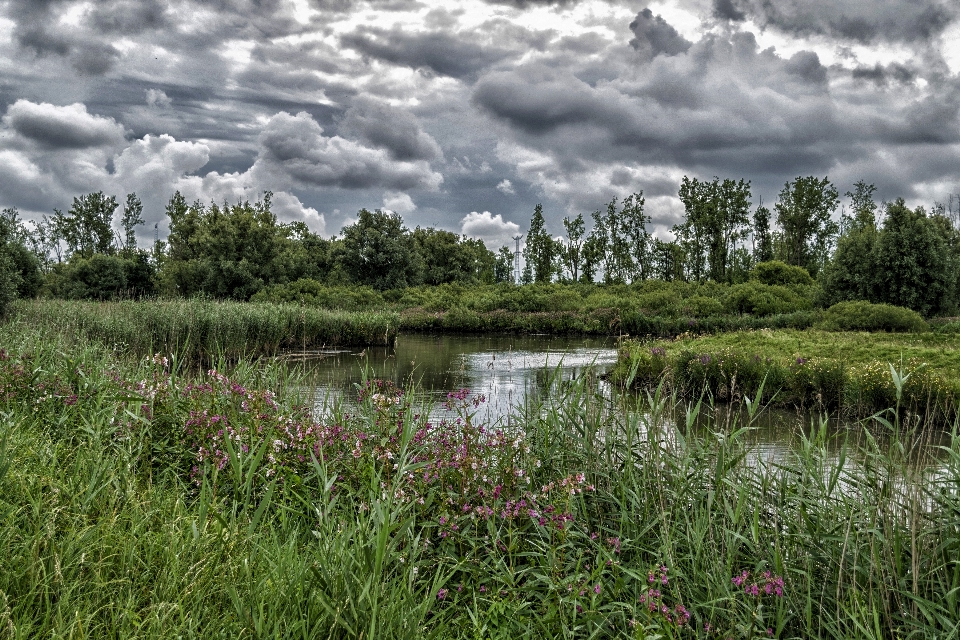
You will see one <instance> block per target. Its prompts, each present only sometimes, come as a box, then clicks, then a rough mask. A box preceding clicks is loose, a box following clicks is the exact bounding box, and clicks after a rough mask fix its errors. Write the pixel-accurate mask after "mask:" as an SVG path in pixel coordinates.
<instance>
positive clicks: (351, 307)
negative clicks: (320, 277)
mask: <svg viewBox="0 0 960 640" xmlns="http://www.w3.org/2000/svg"><path fill="white" fill-rule="evenodd" d="M250 301H251V302H273V303H275V304H280V303H285V302H296V303H300V304H305V305H308V306H311V307H319V308H322V309H343V310H344V311H360V310H363V309H371V308H375V307H382V306H383V304H384V299H383V296H381V295H380V294H379V293H377V292H376V291H374V290H373V289H371V288H370V287H366V286H355V287H328V286H326V285H324V284H323V283H321V282H318V281H316V280H311V279H309V278H301V279H300V280H297V281H296V282H291V283H289V284H278V285H274V286H272V287H266V288H264V289H262V290H261V291H258V292H257V293H256V294H254V296H253V297H252V298H251V299H250Z"/></svg>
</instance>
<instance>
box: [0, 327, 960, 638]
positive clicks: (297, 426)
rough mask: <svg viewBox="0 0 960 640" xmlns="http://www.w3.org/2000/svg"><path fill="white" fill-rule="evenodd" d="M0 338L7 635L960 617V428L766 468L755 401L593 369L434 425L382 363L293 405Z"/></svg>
mask: <svg viewBox="0 0 960 640" xmlns="http://www.w3.org/2000/svg"><path fill="white" fill-rule="evenodd" d="M0 342H2V344H3V345H4V349H5V351H4V352H3V353H2V354H0V418H2V419H0V634H3V635H5V636H6V637H11V638H32V637H58V638H59V637H75V638H83V637H137V638H153V637H163V638H169V637H197V638H199V637H204V638H207V637H241V636H245V637H255V638H259V637H310V638H314V637H321V638H325V637H331V638H340V637H352V638H361V637H362V638H373V637H442V638H451V637H452V638H475V637H484V638H487V637H520V636H528V635H533V634H538V635H540V636H543V637H550V638H553V637H557V638H561V637H623V638H653V637H662V638H707V637H709V638H727V637H729V638H751V639H753V638H761V637H764V638H766V637H778V638H812V637H816V638H851V637H864V638H901V637H902V638H907V637H917V638H927V637H949V636H951V634H954V635H955V634H956V633H957V632H958V629H960V627H958V622H957V621H958V620H960V602H958V595H957V594H958V593H960V568H958V565H957V563H956V558H957V557H958V555H960V548H958V547H960V515H958V514H960V492H958V491H957V487H958V486H960V437H958V433H957V427H956V425H954V428H953V430H952V432H951V433H950V434H949V442H948V444H947V445H946V446H945V447H943V448H941V449H933V448H930V447H924V446H922V445H923V444H924V441H923V438H924V437H926V436H925V434H928V433H929V430H925V429H924V427H923V425H912V423H903V422H901V421H900V420H899V418H898V416H899V415H900V412H899V411H898V406H897V404H894V406H893V407H891V408H890V410H888V411H884V412H882V413H879V414H877V415H876V416H875V417H874V418H872V419H871V420H870V421H868V422H863V423H856V424H852V425H850V428H849V429H848V430H847V431H845V432H843V433H845V434H848V435H851V436H855V438H850V439H849V440H848V439H846V436H832V435H831V432H830V431H829V430H828V428H827V426H826V421H824V420H821V421H815V423H814V424H813V425H803V424H798V425H797V430H798V437H799V438H800V445H799V446H798V447H797V448H796V449H794V450H793V451H792V452H791V453H790V454H788V455H787V456H786V457H784V458H780V459H777V460H768V459H766V458H764V457H763V456H761V455H759V453H758V452H757V451H755V450H753V449H751V447H750V446H749V444H748V443H749V433H750V431H751V430H752V429H753V425H754V423H755V421H756V420H757V419H758V418H759V416H760V415H761V413H762V409H761V403H760V402H758V398H752V397H744V398H743V406H744V410H743V412H715V408H714V407H712V406H710V404H709V403H708V402H692V403H690V402H686V401H684V400H682V399H681V398H680V397H678V396H677V395H675V394H670V393H667V392H666V390H665V388H664V386H662V385H661V386H659V387H657V388H654V389H651V390H650V391H649V392H648V393H643V394H638V395H630V394H627V395H618V396H614V397H610V396H607V395H604V394H602V393H600V390H599V388H598V387H597V386H596V384H595V378H591V377H584V378H581V379H580V380H578V381H575V382H573V383H570V382H566V383H564V384H562V385H560V384H559V383H557V385H558V386H557V388H556V394H554V395H553V396H552V397H553V400H551V401H550V402H549V403H539V404H530V405H527V406H524V407H518V409H517V412H516V414H515V415H514V416H512V418H511V424H510V425H509V426H507V425H504V424H485V423H482V422H479V421H477V420H476V416H477V415H479V414H478V408H479V406H480V404H481V403H482V400H481V399H480V398H477V397H475V396H473V395H471V394H470V393H469V392H467V391H466V390H464V391H462V392H459V393H455V394H451V395H450V396H449V397H448V399H447V405H448V407H449V410H450V411H452V412H453V415H455V416H456V417H455V418H453V417H451V418H448V419H447V420H438V419H431V418H429V417H427V416H429V415H430V414H431V407H428V406H421V405H419V404H418V402H417V401H416V400H415V399H414V396H413V394H411V393H409V391H410V390H402V389H397V388H395V387H393V386H392V385H390V384H389V383H383V382H379V381H376V380H368V381H367V382H366V383H365V384H364V385H362V386H361V388H360V389H358V395H357V397H356V398H354V399H351V401H350V402H346V401H335V402H333V403H332V404H330V405H328V406H326V407H314V405H313V399H312V398H311V397H310V395H309V392H308V390H307V389H306V388H305V387H304V386H303V385H302V384H300V381H299V380H297V378H296V377H295V376H294V375H292V374H290V373H289V371H287V370H284V369H281V368H279V367H278V366H276V365H269V366H267V365H266V364H265V363H263V362H261V363H259V364H253V363H251V362H248V361H246V360H241V361H240V362H238V363H236V364H233V365H230V364H227V363H225V362H221V363H219V365H218V367H217V368H216V369H215V370H213V371H210V372H207V373H203V374H201V373H198V372H196V371H195V370H192V369H189V368H187V367H185V365H184V363H182V362H177V361H175V360H171V359H165V358H164V357H162V356H151V357H144V358H130V357H128V356H124V355H121V354H118V353H117V352H115V351H113V350H110V349H108V348H105V347H103V346H102V345H100V344H97V343H89V344H86V345H83V346H81V343H79V342H77V341H76V340H75V339H73V338H72V337H71V336H69V335H64V334H54V333H49V332H48V331H46V330H45V329H44V328H42V327H38V326H37V325H36V324H33V323H31V324H25V323H24V322H17V321H14V322H12V323H7V324H6V325H4V326H0ZM897 375H899V374H897ZM893 380H894V382H895V383H896V382H897V381H898V380H899V382H900V384H899V387H898V388H900V389H902V386H903V380H902V376H899V377H897V376H894V378H893ZM895 386H896V385H895ZM896 401H897V402H901V401H902V393H901V394H900V395H898V396H897V398H896ZM676 416H680V417H679V418H677V417H676ZM811 427H812V429H811ZM838 439H839V440H838Z"/></svg>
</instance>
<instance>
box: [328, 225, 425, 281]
mask: <svg viewBox="0 0 960 640" xmlns="http://www.w3.org/2000/svg"><path fill="white" fill-rule="evenodd" d="M342 235H343V254H342V258H341V260H342V262H343V268H344V271H345V272H346V273H347V274H348V275H349V276H350V278H351V279H353V281H354V282H357V283H359V284H364V285H368V286H371V287H373V288H374V289H377V290H379V291H383V290H384V289H400V288H403V287H407V286H411V285H414V284H417V278H418V276H419V274H420V272H421V269H422V266H421V265H420V264H418V263H417V262H416V258H417V257H418V254H417V253H416V251H415V248H414V246H413V241H412V240H411V238H410V236H409V233H408V231H407V229H406V227H404V226H403V219H402V218H401V217H400V216H398V215H395V214H392V213H388V212H385V211H381V210H380V209H377V210H376V211H373V212H370V211H367V210H366V209H361V210H360V212H359V213H358V214H357V222H356V223H355V224H352V225H349V226H346V227H344V228H343V231H342Z"/></svg>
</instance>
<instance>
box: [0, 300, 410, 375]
mask: <svg viewBox="0 0 960 640" xmlns="http://www.w3.org/2000/svg"><path fill="white" fill-rule="evenodd" d="M14 313H15V315H16V317H17V318H18V319H19V321H21V322H23V323H26V324H29V325H32V326H35V327H41V328H43V329H44V330H46V331H49V332H54V333H65V334H68V335H76V336H80V337H82V338H83V339H85V340H96V341H99V342H101V343H103V344H106V345H109V346H111V347H115V348H118V349H120V350H122V351H130V352H132V353H137V354H141V355H145V354H151V353H158V352H159V353H166V354H176V355H178V356H179V357H181V358H183V359H185V360H188V361H190V362H194V363H196V362H205V363H210V362H212V361H215V360H216V359H217V358H218V357H223V358H226V359H228V360H236V359H238V358H240V357H242V356H246V357H256V356H260V355H276V354H278V353H279V352H280V351H282V350H299V349H321V348H324V347H331V346H338V345H358V346H362V345H371V344H375V345H387V346H389V345H391V344H393V342H394V341H395V340H396V337H397V331H398V328H399V316H398V314H396V313H392V312H384V311H379V312H377V311H362V312H347V311H331V310H324V309H316V308H312V307H305V306H302V305H298V304H268V303H261V304H253V303H237V302H213V301H209V300H202V299H196V298H195V299H191V300H173V301H121V302H110V303H91V302H73V301H63V300H42V301H41V300H38V301H30V302H27V301H19V302H17V304H16V307H15V312H14Z"/></svg>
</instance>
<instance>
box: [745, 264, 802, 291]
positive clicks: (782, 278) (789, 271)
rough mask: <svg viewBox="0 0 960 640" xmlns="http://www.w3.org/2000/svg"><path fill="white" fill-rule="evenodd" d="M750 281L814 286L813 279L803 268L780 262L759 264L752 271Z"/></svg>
mask: <svg viewBox="0 0 960 640" xmlns="http://www.w3.org/2000/svg"><path fill="white" fill-rule="evenodd" d="M750 279H751V280H756V281H757V282H760V283H761V284H770V285H781V286H790V285H801V286H806V285H812V284H813V278H811V277H810V273H809V272H808V271H807V270H806V269H804V268H803V267H795V266H792V265H788V264H786V263H785V262H781V261H779V260H769V261H767V262H759V263H757V264H756V265H754V267H753V269H751V271H750Z"/></svg>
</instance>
